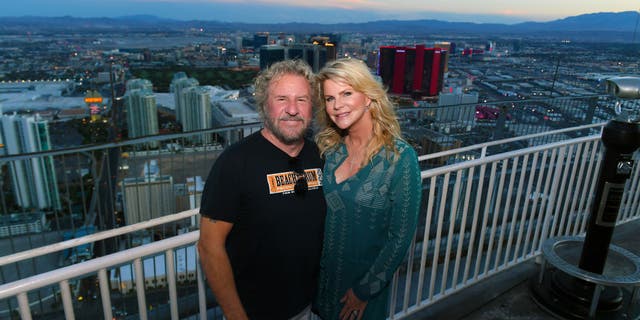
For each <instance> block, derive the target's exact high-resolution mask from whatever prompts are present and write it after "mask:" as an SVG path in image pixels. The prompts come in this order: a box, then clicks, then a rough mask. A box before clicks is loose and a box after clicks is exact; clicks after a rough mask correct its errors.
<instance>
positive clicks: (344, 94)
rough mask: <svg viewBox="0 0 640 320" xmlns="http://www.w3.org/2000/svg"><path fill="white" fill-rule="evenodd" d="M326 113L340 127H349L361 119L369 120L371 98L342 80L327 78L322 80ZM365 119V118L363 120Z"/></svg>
mask: <svg viewBox="0 0 640 320" xmlns="http://www.w3.org/2000/svg"><path fill="white" fill-rule="evenodd" d="M322 86H323V91H324V97H323V98H324V103H325V111H326V112H327V115H328V116H329V118H330V119H331V121H333V123H335V125H336V126H337V127H338V128H340V129H343V130H345V129H350V128H351V127H352V126H354V125H358V124H359V123H360V122H362V121H371V114H370V113H369V112H368V111H369V105H370V104H371V99H369V97H367V96H366V95H365V94H364V93H362V92H359V91H356V90H354V89H353V88H352V87H351V86H350V85H348V84H346V83H345V82H342V81H336V80H331V79H327V80H325V81H324V82H323V84H322ZM363 119H365V120H363Z"/></svg>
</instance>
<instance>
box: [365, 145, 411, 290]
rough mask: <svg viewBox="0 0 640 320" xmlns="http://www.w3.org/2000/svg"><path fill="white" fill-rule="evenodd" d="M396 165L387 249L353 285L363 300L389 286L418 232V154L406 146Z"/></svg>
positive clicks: (383, 250)
mask: <svg viewBox="0 0 640 320" xmlns="http://www.w3.org/2000/svg"><path fill="white" fill-rule="evenodd" d="M395 165H396V168H395V171H394V175H393V177H392V179H391V185H390V186H389V190H390V192H389V196H390V200H391V201H390V203H391V207H390V213H389V214H390V220H389V229H388V231H387V237H386V239H385V243H384V246H383V247H382V249H381V250H380V253H379V254H378V256H377V257H376V259H375V261H374V263H373V265H372V266H371V267H370V268H369V269H368V271H367V272H366V273H365V274H364V275H363V276H362V277H361V278H360V279H358V280H357V282H356V283H355V284H354V285H353V292H354V293H355V294H356V296H357V297H358V298H359V299H361V300H363V301H368V300H370V299H371V298H373V297H375V296H376V295H377V294H379V293H380V292H381V291H382V290H383V289H384V288H385V287H387V286H388V285H389V282H390V281H391V279H392V278H393V274H394V273H395V272H396V270H397V269H398V267H399V266H400V264H401V263H402V261H403V260H404V258H405V256H406V254H407V251H408V248H409V246H410V245H411V241H412V240H413V236H414V234H415V231H416V225H417V221H418V214H419V211H420V202H421V201H420V200H421V196H422V179H421V177H420V167H419V166H418V158H417V156H416V153H415V151H414V150H413V149H412V148H411V147H409V146H405V148H404V150H401V151H400V157H399V160H398V161H397V162H396V163H395Z"/></svg>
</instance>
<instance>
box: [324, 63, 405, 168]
mask: <svg viewBox="0 0 640 320" xmlns="http://www.w3.org/2000/svg"><path fill="white" fill-rule="evenodd" d="M326 80H334V81H339V82H344V83H346V84H348V85H350V86H351V87H352V88H353V89H354V90H355V91H358V92H361V93H363V94H364V95H366V96H367V97H369V99H371V105H370V106H369V112H370V113H371V118H372V120H373V137H372V139H371V141H369V144H368V145H367V149H366V153H365V154H366V157H365V163H368V162H370V161H371V158H372V157H373V155H374V154H375V153H376V152H378V150H380V148H382V147H387V150H388V151H393V152H394V153H397V150H396V148H395V144H394V140H395V139H396V138H401V132H400V124H399V123H398V119H397V118H396V113H395V109H394V105H393V103H392V102H391V100H389V97H388V96H387V92H386V90H385V89H384V87H383V86H382V84H381V83H380V82H378V81H377V80H376V79H375V78H374V77H373V75H372V74H371V72H370V71H369V68H368V67H367V66H366V65H365V64H364V62H362V61H360V60H356V59H338V60H334V61H331V62H328V63H327V64H326V65H325V66H324V68H322V70H320V72H319V73H318V75H317V76H316V81H315V91H316V94H315V97H316V98H317V102H316V104H317V105H318V106H319V108H318V109H317V113H316V122H317V125H318V127H319V128H318V129H319V132H318V134H317V135H316V138H315V139H316V143H317V144H318V148H319V149H320V154H321V155H322V156H324V154H325V152H327V151H328V150H331V149H334V148H336V147H337V146H338V144H339V143H340V142H341V141H342V139H343V138H344V137H345V136H346V134H347V132H346V130H342V129H340V128H338V127H337V126H336V125H335V124H334V123H333V121H331V119H330V118H329V116H328V115H327V112H326V101H325V99H324V82H325V81H326Z"/></svg>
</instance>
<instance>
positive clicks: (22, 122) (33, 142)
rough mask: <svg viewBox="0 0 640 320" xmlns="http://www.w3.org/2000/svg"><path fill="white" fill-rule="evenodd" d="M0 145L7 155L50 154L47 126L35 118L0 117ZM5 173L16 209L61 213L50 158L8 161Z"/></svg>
mask: <svg viewBox="0 0 640 320" xmlns="http://www.w3.org/2000/svg"><path fill="white" fill-rule="evenodd" d="M0 143H1V144H3V145H4V149H5V151H4V153H5V154H8V155H12V154H24V153H32V152H40V151H47V150H51V141H50V138H49V125H48V122H47V121H46V120H42V119H40V117H39V116H38V115H37V114H36V115H35V116H29V117H23V116H19V115H16V114H13V115H0ZM9 173H10V176H11V181H12V184H11V185H12V188H13V193H14V194H13V195H14V198H15V202H16V204H17V205H18V206H20V207H22V208H36V209H57V210H60V209H61V203H60V195H59V193H58V182H57V178H56V171H55V165H54V163H53V157H52V156H44V157H31V158H29V159H26V160H16V161H12V162H10V163H9Z"/></svg>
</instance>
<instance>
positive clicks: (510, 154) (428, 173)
mask: <svg viewBox="0 0 640 320" xmlns="http://www.w3.org/2000/svg"><path fill="white" fill-rule="evenodd" d="M598 139H600V135H599V134H598V135H591V136H586V137H579V138H573V139H567V140H562V141H557V142H551V143H547V144H543V145H539V146H533V147H528V148H526V149H518V150H512V151H507V152H503V153H499V154H495V155H490V156H486V157H482V158H478V159H472V160H467V161H463V162H458V163H453V164H449V165H444V166H440V167H437V168H432V169H428V170H424V171H422V173H421V176H422V179H426V178H431V177H433V176H437V175H440V174H443V173H446V172H453V171H458V170H463V169H468V168H471V167H476V166H479V165H482V164H486V163H492V162H496V161H500V160H505V159H509V158H515V157H519V156H523V155H526V154H531V153H535V152H540V151H544V150H552V149H556V148H559V147H564V146H569V145H573V144H579V143H585V142H589V141H595V140H598Z"/></svg>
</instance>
